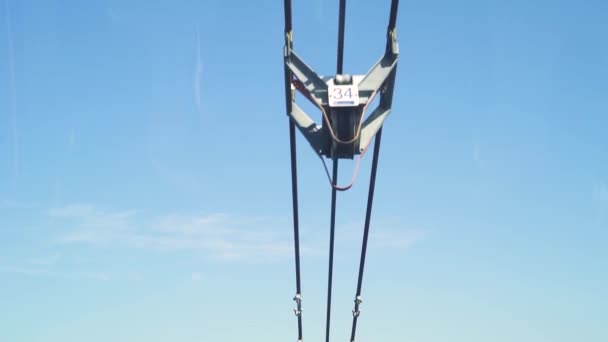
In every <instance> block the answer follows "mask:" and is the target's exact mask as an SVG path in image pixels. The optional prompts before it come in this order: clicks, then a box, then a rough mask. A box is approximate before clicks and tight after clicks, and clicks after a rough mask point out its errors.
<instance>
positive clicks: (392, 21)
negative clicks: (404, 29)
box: [388, 0, 399, 31]
mask: <svg viewBox="0 0 608 342" xmlns="http://www.w3.org/2000/svg"><path fill="white" fill-rule="evenodd" d="M398 7H399V0H392V1H391V14H390V17H389V20H388V30H389V31H392V30H393V29H394V28H395V26H396V25H397V8H398Z"/></svg>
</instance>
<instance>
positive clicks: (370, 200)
mask: <svg viewBox="0 0 608 342" xmlns="http://www.w3.org/2000/svg"><path fill="white" fill-rule="evenodd" d="M381 138H382V128H380V129H379V130H378V133H376V139H375V141H374V156H373V157H372V173H371V176H370V180H369V192H368V194H367V210H366V212H365V227H364V229H363V242H362V246H361V260H360V261H359V278H358V280H357V293H356V295H355V309H354V310H353V326H352V330H351V335H350V340H351V342H354V341H355V333H356V330H357V319H358V318H359V304H361V287H362V285H363V270H364V268H365V256H366V254H367V240H368V237H369V222H370V219H371V215H372V204H373V201H374V189H375V187H376V170H377V168H378V156H379V154H380V140H381Z"/></svg>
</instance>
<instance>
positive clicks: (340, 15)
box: [325, 0, 346, 342]
mask: <svg viewBox="0 0 608 342" xmlns="http://www.w3.org/2000/svg"><path fill="white" fill-rule="evenodd" d="M345 17H346V0H340V8H339V13H338V51H337V52H338V53H337V66H336V74H337V75H340V74H342V71H343V67H344V21H345V19H346V18H345ZM332 183H333V186H332V189H331V218H330V233H329V267H328V275H327V317H326V323H325V342H329V335H330V328H331V292H332V281H333V272H334V266H333V264H334V237H335V230H336V196H337V188H336V185H337V184H338V159H337V158H334V159H333V171H332Z"/></svg>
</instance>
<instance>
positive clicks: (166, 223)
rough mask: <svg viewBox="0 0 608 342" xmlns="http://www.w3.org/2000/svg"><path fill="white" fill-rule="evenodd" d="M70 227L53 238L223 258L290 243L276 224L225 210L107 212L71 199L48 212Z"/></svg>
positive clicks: (268, 251) (286, 249) (278, 252)
mask: <svg viewBox="0 0 608 342" xmlns="http://www.w3.org/2000/svg"><path fill="white" fill-rule="evenodd" d="M48 214H49V215H50V216H52V217H55V218H59V219H62V220H64V221H62V223H63V224H66V225H68V226H70V225H71V228H70V229H68V230H67V232H64V233H63V234H61V235H60V236H59V237H58V241H59V242H61V243H65V244H90V245H104V246H110V247H127V248H141V249H152V250H158V251H178V250H195V251H201V252H204V253H205V254H206V255H207V256H208V257H210V258H214V259H223V260H251V259H255V258H267V257H287V256H290V255H291V251H292V247H291V245H290V242H289V238H290V237H289V236H287V234H279V233H277V232H276V231H275V230H273V229H271V228H272V227H276V226H277V224H276V223H274V224H273V222H270V221H269V220H266V219H260V218H240V217H232V216H229V215H225V214H209V215H175V214H173V215H160V216H153V217H144V215H138V212H136V211H116V212H114V211H107V210H101V209H99V208H96V207H94V206H91V205H86V204H75V205H68V206H65V207H61V208H54V209H52V210H50V211H49V212H48Z"/></svg>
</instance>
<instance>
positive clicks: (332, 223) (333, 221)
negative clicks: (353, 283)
mask: <svg viewBox="0 0 608 342" xmlns="http://www.w3.org/2000/svg"><path fill="white" fill-rule="evenodd" d="M333 161H334V162H333V177H332V179H333V183H334V184H333V185H334V186H335V183H336V182H337V179H338V159H334V160H333ZM336 196H337V194H336V188H332V190H331V221H330V229H329V231H330V233H329V270H328V272H327V320H326V325H325V342H329V331H330V322H331V292H332V291H331V288H332V282H333V273H334V266H333V265H334V237H335V231H336Z"/></svg>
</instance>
